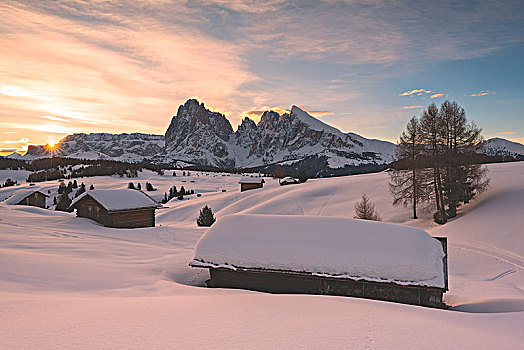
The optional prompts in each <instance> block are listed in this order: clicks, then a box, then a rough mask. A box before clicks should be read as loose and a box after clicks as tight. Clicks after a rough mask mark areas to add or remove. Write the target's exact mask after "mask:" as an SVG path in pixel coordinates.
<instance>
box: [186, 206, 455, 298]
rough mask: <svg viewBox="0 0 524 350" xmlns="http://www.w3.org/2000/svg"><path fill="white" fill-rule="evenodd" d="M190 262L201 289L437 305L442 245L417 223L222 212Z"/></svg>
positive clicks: (443, 285) (443, 267)
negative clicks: (199, 273) (202, 273)
mask: <svg viewBox="0 0 524 350" xmlns="http://www.w3.org/2000/svg"><path fill="white" fill-rule="evenodd" d="M189 265H190V266H193V267H199V268H209V272H210V277H211V278H210V279H209V280H207V281H206V284H207V286H208V287H218V288H241V289H249V290H256V291H262V292H269V293H293V294H297V293H302V294H325V295H339V296H352V297H360V298H368V299H377V300H386V301H393V302H399V303H406V304H413V305H424V306H431V307H438V308H444V307H445V304H444V303H443V300H442V297H443V294H444V293H445V292H446V290H448V282H447V281H448V273H447V243H446V239H445V238H439V239H435V238H433V237H431V236H430V235H429V234H428V233H426V232H425V231H422V230H420V229H418V228H414V227H410V226H404V225H396V224H388V223H381V222H372V221H366V220H354V219H346V218H333V217H318V216H317V217H313V216H288V215H246V214H236V215H229V216H224V217H222V218H220V219H218V221H217V222H216V223H215V224H214V225H213V226H212V227H211V228H209V229H208V230H207V231H206V233H205V234H204V235H203V236H202V237H201V239H200V240H199V241H198V244H197V246H196V248H195V258H194V259H193V260H192V261H191V262H190V264H189Z"/></svg>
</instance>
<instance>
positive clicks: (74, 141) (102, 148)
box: [23, 133, 164, 162]
mask: <svg viewBox="0 0 524 350" xmlns="http://www.w3.org/2000/svg"><path fill="white" fill-rule="evenodd" d="M163 150H164V137H163V136H162V135H150V134H141V133H131V134H107V133H92V134H83V133H79V134H72V135H68V136H66V137H64V138H63V139H61V140H60V142H59V143H57V145H56V146H55V147H53V148H47V147H46V146H31V145H30V146H29V148H28V150H27V153H26V154H25V155H24V157H23V159H35V158H41V157H50V156H56V157H69V158H79V159H84V158H85V159H113V160H120V161H128V162H129V161H131V162H134V161H141V160H143V159H144V158H149V157H152V156H154V155H156V154H158V153H160V152H162V151H163Z"/></svg>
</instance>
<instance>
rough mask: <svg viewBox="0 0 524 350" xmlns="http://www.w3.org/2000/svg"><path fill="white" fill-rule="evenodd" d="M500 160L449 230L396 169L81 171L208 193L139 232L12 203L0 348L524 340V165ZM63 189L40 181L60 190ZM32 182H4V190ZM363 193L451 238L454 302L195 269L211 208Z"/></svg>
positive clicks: (0, 229)
mask: <svg viewBox="0 0 524 350" xmlns="http://www.w3.org/2000/svg"><path fill="white" fill-rule="evenodd" d="M488 169H489V176H490V178H491V188H490V189H489V190H488V191H487V192H486V193H485V194H483V195H482V197H481V198H480V199H479V200H478V201H474V202H472V203H470V204H468V205H467V206H465V207H463V208H461V210H460V212H459V215H458V217H457V218H455V219H453V220H452V221H450V222H448V223H447V224H446V225H444V226H438V225H435V224H433V223H432V220H431V212H427V213H421V218H420V219H419V220H413V219H411V218H410V215H411V210H410V208H402V207H393V206H392V205H391V196H390V194H389V192H388V185H387V182H388V175H387V174H386V173H377V174H366V175H357V176H349V177H340V178H329V179H310V180H308V181H307V182H306V183H303V184H298V185H294V186H279V185H278V181H277V180H274V179H270V178H264V180H265V181H266V184H265V185H264V188H262V189H256V190H252V191H246V192H242V193H241V192H239V187H240V185H239V184H238V181H239V179H240V176H235V175H231V176H227V174H203V173H198V172H191V176H190V177H187V176H180V175H181V172H177V175H178V176H176V177H173V176H172V173H171V172H167V171H166V174H165V175H164V176H160V175H158V174H156V173H153V172H150V171H144V172H141V173H139V177H138V178H134V179H128V178H120V177H118V176H113V177H109V176H104V177H92V178H83V179H77V180H78V181H79V183H80V182H84V183H85V184H86V186H87V187H88V188H89V186H90V185H91V184H94V186H95V188H96V189H125V188H126V187H127V183H128V182H129V181H133V182H134V183H135V185H136V183H137V182H140V183H141V184H142V187H144V184H145V182H146V181H148V182H151V183H152V184H153V185H154V186H155V187H156V188H158V191H155V192H148V194H151V193H152V194H153V198H155V199H157V200H159V199H161V198H162V197H163V193H164V192H166V191H167V190H168V189H169V187H171V186H173V185H176V187H177V189H179V188H180V187H181V186H182V185H183V186H184V187H185V188H186V189H194V190H195V192H196V193H200V194H201V197H198V198H197V197H196V196H195V195H191V196H185V197H184V198H185V199H184V200H180V201H179V200H176V199H174V200H172V201H170V202H169V203H167V204H166V205H165V206H166V207H167V208H166V209H160V210H158V211H157V215H156V218H157V220H156V222H157V226H156V227H150V228H140V229H133V230H122V229H113V228H106V227H102V226H100V225H99V224H98V223H96V222H93V221H91V220H89V219H85V218H77V217H75V214H74V213H64V212H55V211H50V210H45V209H40V208H34V207H26V206H10V205H5V204H3V203H0V293H1V294H0V314H1V315H2V317H0V330H1V331H0V348H1V349H27V348H39V349H70V348H74V349H93V348H108V349H114V348H126V349H166V348H191V349H199V348H200V349H205V348H207V349H209V348H213V349H216V348H223V349H226V348H227V349H231V348H242V349H245V348H249V349H253V348H254V349H256V348H259V349H267V348H273V349H282V348H285V349H304V348H314V349H326V348H328V349H332V348H340V349H348V348H349V349H519V348H522V344H523V343H524V334H523V332H522V325H523V324H524V287H523V286H524V272H523V270H524V231H523V230H524V215H522V208H523V207H524V163H523V162H516V163H505V164H491V165H489V166H488ZM190 181H195V182H194V183H192V182H190ZM58 185H59V182H58V181H49V182H44V183H37V184H36V186H31V187H32V188H35V189H39V190H41V191H43V192H44V193H47V191H48V190H50V191H51V193H50V195H51V196H52V197H54V196H56V190H57V188H58ZM24 187H29V185H28V184H23V185H20V186H13V187H8V188H2V189H0V197H3V198H5V197H6V196H7V195H9V194H10V193H11V192H13V191H17V190H19V189H22V188H24ZM223 189H224V190H226V192H222V190H223ZM362 192H365V193H366V194H367V195H368V196H369V197H370V199H371V200H372V201H373V202H374V203H375V204H376V209H377V210H378V212H379V213H380V214H381V216H382V217H383V220H384V222H394V223H401V224H408V225H411V226H416V227H419V228H422V229H423V230H425V231H427V232H428V233H430V234H431V235H433V236H447V237H448V254H449V260H448V262H449V277H450V280H449V287H450V291H449V292H447V293H446V294H445V295H444V300H445V302H446V303H447V304H448V305H450V306H452V308H451V310H436V309H428V308H423V307H417V306H410V305H402V304H395V303H388V302H381V301H374V300H366V299H358V298H348V297H334V296H320V295H271V294H264V293H257V292H250V291H243V290H229V289H212V288H201V287H197V286H204V281H205V280H206V279H208V278H209V275H208V274H207V269H197V268H191V267H189V266H188V263H189V262H190V261H191V260H192V259H193V257H194V248H195V245H196V242H197V241H198V239H199V238H200V237H201V236H202V234H204V232H205V230H206V229H205V228H200V227H198V226H197V225H196V222H195V221H196V218H197V217H198V213H199V211H200V209H202V207H203V206H204V205H209V206H210V207H211V208H212V209H213V212H214V213H215V216H216V217H217V218H218V220H220V219H222V218H223V217H224V216H225V215H227V214H235V213H245V214H271V215H275V214H277V215H278V214H286V215H319V216H335V217H346V218H351V217H353V215H354V211H353V204H354V203H355V202H356V201H358V200H360V199H361V196H362ZM49 200H50V199H48V202H49ZM51 200H52V199H51ZM454 310H456V311H454ZM458 311H460V312H458Z"/></svg>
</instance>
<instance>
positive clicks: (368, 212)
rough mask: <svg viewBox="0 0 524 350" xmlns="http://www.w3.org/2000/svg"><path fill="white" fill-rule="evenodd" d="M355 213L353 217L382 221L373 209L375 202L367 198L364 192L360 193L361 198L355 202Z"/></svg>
mask: <svg viewBox="0 0 524 350" xmlns="http://www.w3.org/2000/svg"><path fill="white" fill-rule="evenodd" d="M355 214H356V215H355V216H354V218H355V219H363V220H373V221H382V218H381V217H380V215H378V213H377V212H376V210H375V204H373V202H371V201H370V200H369V198H368V196H367V195H366V194H365V193H362V200H360V201H358V202H356V203H355Z"/></svg>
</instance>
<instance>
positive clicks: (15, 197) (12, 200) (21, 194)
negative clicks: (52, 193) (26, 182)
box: [4, 188, 49, 204]
mask: <svg viewBox="0 0 524 350" xmlns="http://www.w3.org/2000/svg"><path fill="white" fill-rule="evenodd" d="M35 192H39V193H41V194H42V195H44V196H46V197H49V196H48V195H47V194H45V193H43V192H42V191H38V190H34V189H26V188H24V189H19V190H16V191H15V192H14V193H13V194H12V195H11V196H9V198H7V199H6V200H5V201H4V203H5V204H18V203H20V202H21V201H22V200H23V199H25V198H27V197H29V196H30V195H32V194H33V193H35Z"/></svg>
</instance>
